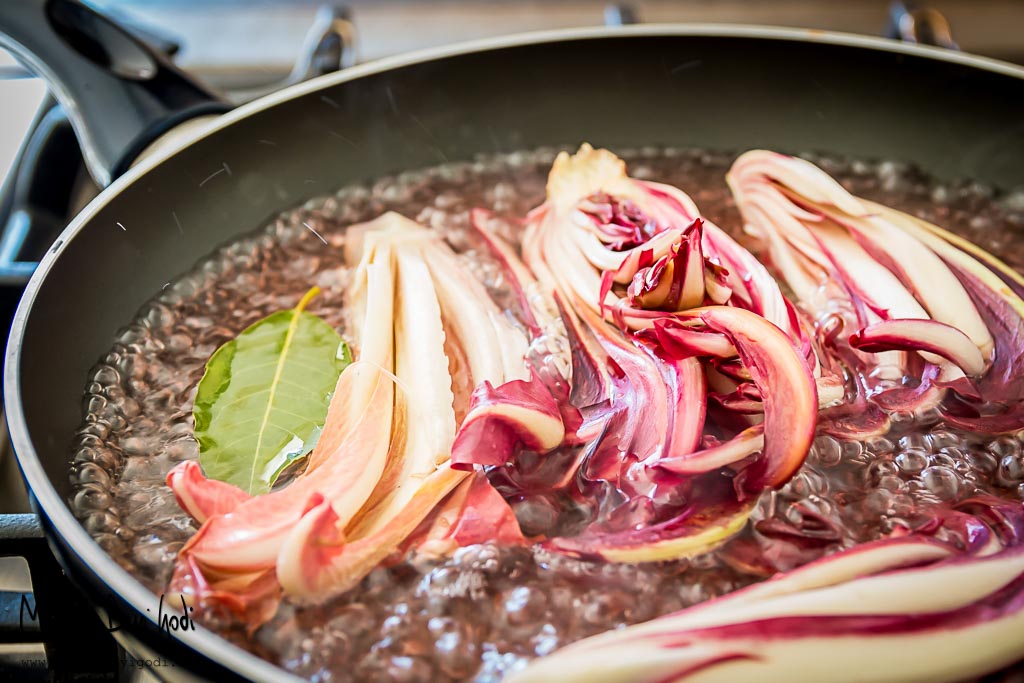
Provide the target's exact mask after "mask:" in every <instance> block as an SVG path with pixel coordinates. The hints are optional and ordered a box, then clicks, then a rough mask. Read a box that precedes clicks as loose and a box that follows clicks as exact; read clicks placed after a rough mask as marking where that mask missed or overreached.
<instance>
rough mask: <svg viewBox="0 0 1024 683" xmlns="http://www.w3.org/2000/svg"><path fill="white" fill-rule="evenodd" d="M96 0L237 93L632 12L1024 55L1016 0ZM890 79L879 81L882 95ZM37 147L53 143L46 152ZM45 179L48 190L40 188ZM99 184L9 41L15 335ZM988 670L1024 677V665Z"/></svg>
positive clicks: (3, 478) (9, 483) (1022, 9)
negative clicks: (51, 252)
mask: <svg viewBox="0 0 1024 683" xmlns="http://www.w3.org/2000/svg"><path fill="white" fill-rule="evenodd" d="M0 1H2V0H0ZM91 4H92V5H94V6H95V7H97V8H99V9H102V10H104V11H108V12H109V13H110V14H111V15H112V16H115V17H116V18H118V19H119V20H120V21H122V22H124V23H126V24H128V25H129V26H130V27H131V28H132V29H133V30H134V31H135V32H136V35H139V36H140V37H142V38H143V39H144V40H146V41H147V42H149V43H150V44H152V45H156V46H158V47H159V48H160V49H162V50H164V51H165V52H166V53H167V54H170V55H173V60H174V62H175V63H176V64H177V65H178V66H180V67H181V68H182V69H183V70H185V71H187V72H189V73H191V74H194V75H195V76H197V77H198V78H199V79H201V80H202V81H204V82H205V83H207V84H209V85H210V86H212V87H213V88H214V89H216V90H218V91H219V92H222V93H224V94H225V96H226V97H227V98H228V99H229V100H230V101H231V102H233V103H241V102H245V101H249V100H252V99H255V98H256V97H258V96H260V95H262V94H265V93H269V92H272V91H274V90H277V89H280V88H282V87H286V86H287V85H290V84H293V83H296V82H300V81H303V80H307V79H309V78H312V77H316V76H317V75H319V74H323V73H329V72H332V71H336V70H338V69H343V68H348V67H351V66H353V65H355V64H361V63H365V62H370V61H373V60H378V59H383V58H387V57H390V56H394V55H398V54H402V53H406V52H409V51H413V50H420V49H425V48H430V47H435V46H441V45H448V44H452V43H457V42H462V41H471V40H476V39H482V38H488V37H492V36H499V35H505V34H510V33H519V32H527V31H541V30H546V29H558V28H566V27H576V26H598V25H620V24H630V23H662V22H665V23H668V22H701V23H724V24H734V23H743V24H755V25H768V26H786V27H797V28H809V29H827V30H834V31H842V32H849V33H856V34H864V35H873V36H887V37H894V38H895V37H899V36H900V35H901V34H902V36H903V37H904V38H905V39H910V40H914V39H921V40H924V39H928V40H929V41H931V40H933V39H934V40H936V41H937V42H940V43H941V42H946V43H948V42H949V39H950V38H951V40H952V41H954V42H955V45H952V46H951V47H950V48H949V49H954V48H959V49H961V50H963V51H966V52H970V53H975V54H978V55H983V56H987V57H992V58H995V59H1000V60H1006V61H1009V62H1015V63H1020V64H1024V32H1022V30H1021V27H1024V3H1022V2H1019V1H1017V0H978V1H971V0H937V1H936V2H929V3H913V4H911V8H910V10H907V8H906V7H902V6H898V7H897V6H895V5H894V4H891V3H888V2H885V1H883V0H848V1H844V2H813V1H810V0H806V1H805V0H763V1H762V0H674V1H670V0H646V1H637V2H629V3H604V2H591V1H589V0H552V1H547V2H541V1H533V2H512V1H503V0H446V1H442V2H417V1H415V0H377V1H374V0H352V1H351V2H347V3H331V4H325V3H322V2H313V1H310V2H307V1H295V2H283V1H277V2H275V1H272V0H266V1H265V0H255V1H247V0H178V1H174V0H95V1H94V2H92V3H91ZM915 21H916V25H915ZM884 88H885V84H879V89H880V92H883V91H884ZM41 130H42V131H44V132H45V134H43V133H40V132H39V131H41ZM40 149H44V150H46V153H45V154H42V155H41V154H40ZM40 159H42V161H40ZM36 165H40V166H39V167H36ZM55 170H56V171H58V172H54V171H55ZM33 183H34V185H33ZM44 184H45V186H46V187H47V190H46V191H43V192H40V191H38V188H39V187H41V186H43V185H44ZM32 188H36V190H35V191H31V190H32ZM97 192H98V189H97V187H96V185H95V184H94V183H93V182H92V181H91V180H90V179H89V178H88V173H87V172H86V171H85V167H84V163H83V159H82V156H81V153H80V151H79V150H78V148H77V146H76V145H75V144H74V142H73V138H72V137H71V128H70V125H69V124H68V122H67V120H66V117H63V116H62V114H61V112H60V110H59V107H55V106H54V102H53V100H52V98H50V97H49V96H48V94H47V91H46V88H45V86H44V85H43V84H42V83H41V81H40V80H39V79H37V78H35V77H34V76H33V75H32V74H31V73H30V72H28V71H27V70H26V69H25V68H24V67H23V66H22V65H20V64H18V63H17V62H16V61H15V60H14V59H13V58H12V57H11V56H10V55H9V54H7V53H5V52H3V51H2V50H0V193H2V194H0V228H4V226H6V228H5V229H4V232H3V237H2V238H0V317H2V318H3V321H2V322H3V325H4V332H5V333H6V326H7V325H9V321H10V317H11V315H12V314H13V311H14V307H15V306H16V302H17V300H18V298H19V296H20V293H21V289H22V288H23V287H24V283H25V282H26V280H27V277H28V276H29V275H30V273H31V272H32V268H33V266H34V263H35V262H36V261H37V260H38V259H39V258H40V257H41V255H42V254H44V253H45V252H46V250H47V249H48V248H49V247H50V243H51V241H52V240H53V239H54V238H55V237H56V235H57V234H58V232H59V230H60V229H61V227H62V226H63V225H64V224H65V223H66V222H67V221H68V220H69V219H70V218H71V217H72V216H73V215H74V214H75V213H76V212H77V211H78V210H79V209H81V208H82V207H83V206H85V205H86V204H87V203H88V201H89V200H90V199H91V198H92V197H93V196H95V194H96V193H97ZM28 510H29V508H28V502H27V497H26V493H25V490H24V487H23V486H22V483H21V480H20V475H19V473H18V471H17V465H16V462H15V459H14V457H13V454H12V453H11V452H10V445H9V440H8V438H7V434H6V432H3V433H0V513H25V512H28ZM36 588H37V590H38V589H39V587H36ZM30 589H31V585H30V581H29V578H28V572H27V568H26V565H25V563H24V561H22V560H21V559H19V558H15V559H11V558H0V590H2V591H8V592H13V593H15V594H17V593H21V592H27V591H29V590H30ZM12 604H14V603H5V604H4V605H0V610H2V609H8V610H9V609H12V607H11V605H12ZM93 626H95V624H94V625H93ZM121 655H122V656H121V660H120V669H119V671H118V672H117V673H116V677H110V678H108V679H106V680H120V681H125V682H129V681H150V680H157V679H156V678H155V677H154V676H153V674H152V673H151V672H149V671H145V670H144V667H141V666H138V665H137V664H138V662H137V661H136V660H134V659H133V658H131V657H130V656H127V655H125V654H124V653H123V652H121ZM45 657H46V653H45V650H44V648H43V646H42V645H38V644H32V645H25V644H12V643H10V642H7V643H4V642H3V641H0V681H3V680H20V679H15V678H6V677H5V664H10V665H13V664H14V663H20V664H22V665H24V664H25V663H26V662H38V663H39V666H38V667H37V669H38V670H37V671H35V674H37V677H36V678H33V679H32V680H40V681H42V680H48V677H49V676H50V674H48V673H47V671H48V665H47V664H46V662H45ZM49 669H50V670H52V667H49ZM12 675H13V674H12ZM61 680H65V679H61ZM66 680H86V679H85V678H74V677H72V678H68V679H66ZM986 680H991V681H993V682H995V681H999V682H1000V683H1022V682H1024V671H1008V672H1005V673H1003V674H998V675H995V676H993V677H991V678H990V679H986Z"/></svg>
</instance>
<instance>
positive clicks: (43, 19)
mask: <svg viewBox="0 0 1024 683" xmlns="http://www.w3.org/2000/svg"><path fill="white" fill-rule="evenodd" d="M0 47H4V48H6V49H8V50H10V51H11V52H12V53H13V54H14V56H15V57H17V58H18V59H19V60H20V61H21V62H23V63H24V64H25V65H26V66H27V67H28V68H29V69H31V70H32V71H34V72H35V73H36V74H38V75H39V76H40V77H42V78H43V79H44V80H45V81H46V82H47V85H49V87H50V89H51V91H52V92H53V94H54V95H55V97H56V98H57V100H58V101H59V102H60V104H61V106H63V108H64V110H65V111H66V112H67V113H68V117H69V118H70V119H71V124H72V127H73V128H74V130H75V134H76V135H77V136H78V140H79V142H80V143H81V145H82V149H83V151H84V155H85V162H86V166H87V167H88V169H89V173H90V174H91V175H92V176H93V179H94V180H95V181H96V183H97V184H98V185H100V186H101V187H106V186H107V185H109V184H110V183H111V182H112V181H113V180H114V179H115V178H117V176H119V175H120V174H122V173H123V172H124V171H126V170H127V169H128V167H129V166H131V163H132V161H133V160H134V159H135V157H137V156H138V155H139V153H141V152H142V151H143V150H144V149H145V148H146V147H147V146H149V144H150V143H151V142H153V141H154V140H156V139H157V138H158V137H160V136H161V135H163V134H164V133H166V132H167V131H169V130H170V129H171V128H173V127H174V126H176V125H178V124H179V123H182V122H184V121H187V120H189V119H193V118H195V117H197V116H203V115H208V114H219V113H222V112H224V111H227V110H228V109H230V105H228V104H227V103H225V102H224V101H223V100H222V99H220V97H218V96H217V95H216V94H214V93H213V92H212V91H211V90H209V89H208V88H206V87H205V86H203V85H201V84H199V83H197V82H196V81H195V80H194V79H192V78H191V77H189V76H187V75H186V74H184V73H183V72H182V71H181V70H179V69H178V68H177V67H175V66H174V65H173V64H171V63H170V61H169V60H168V59H167V58H166V57H164V56H163V55H161V54H159V53H157V52H156V51H154V50H152V49H151V48H149V47H148V46H147V45H145V44H144V43H143V42H141V41H140V40H138V39H137V38H135V37H134V36H133V35H132V34H131V33H130V32H128V31H127V30H125V29H124V28H122V27H121V26H119V25H118V24H116V23H115V22H113V21H111V20H110V19H109V18H107V17H105V16H103V15H102V14H100V13H99V12H97V11H95V10H93V9H91V8H90V7H87V6H86V5H85V4H83V3H82V2H80V1H79V0H2V1H0Z"/></svg>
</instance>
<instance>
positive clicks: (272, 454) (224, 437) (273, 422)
mask: <svg viewBox="0 0 1024 683" xmlns="http://www.w3.org/2000/svg"><path fill="white" fill-rule="evenodd" d="M318 293H319V289H318V288H316V287H314V288H313V289H311V290H309V292H307V293H306V295H305V296H304V297H303V298H302V300H301V301H299V303H298V305H296V306H295V308H293V309H289V310H287V311H278V312H277V313H273V314H271V315H269V316H267V317H266V318H264V319H262V320H260V321H258V322H256V323H253V324H252V325H250V326H249V327H248V328H246V329H245V330H244V331H243V332H242V333H240V334H239V335H238V336H237V337H235V338H234V339H232V340H231V341H229V342H227V343H225V344H224V345H223V346H221V347H220V348H219V349H217V351H216V352H214V354H213V355H212V356H211V357H210V360H209V361H207V363H206V372H205V373H204V374H203V378H202V379H201V380H200V382H199V388H198V390H197V391H196V399H195V404H194V406H193V409H192V415H193V417H194V419H195V437H196V440H197V441H198V442H199V463H200V464H201V465H202V467H203V471H204V472H205V473H206V476H207V477H210V478H212V479H218V480H220V481H226V482H228V483H231V484H234V485H235V486H238V487H239V488H241V489H243V490H244V491H246V492H248V493H250V494H253V495H258V494H261V493H266V492H268V491H269V490H270V489H271V487H272V486H273V485H274V481H275V480H276V479H277V477H278V476H280V474H281V472H283V471H284V470H285V469H287V468H288V466H289V465H292V464H294V463H295V462H296V461H297V460H299V459H300V458H303V457H305V456H306V455H307V454H308V453H309V452H310V451H311V450H312V448H313V446H314V445H315V444H316V441H317V439H318V438H319V435H320V429H321V427H322V426H323V423H324V419H325V418H326V416H327V408H328V405H329V404H330V400H331V392H332V391H333V390H334V386H335V384H336V383H337V381H338V376H339V375H340V374H341V371H342V370H344V369H345V367H346V366H348V365H349V364H350V363H351V362H352V355H351V353H350V351H349V349H348V345H347V344H345V342H344V340H343V339H342V338H341V336H340V335H339V334H338V333H337V332H336V331H335V330H334V328H333V327H331V326H330V325H328V324H327V323H326V322H325V321H324V320H323V319H321V318H319V317H317V316H315V315H313V314H312V313H308V312H306V311H305V310H304V309H305V307H306V305H307V304H308V303H309V301H310V300H311V299H312V298H313V297H314V296H316V295H317V294H318Z"/></svg>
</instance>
